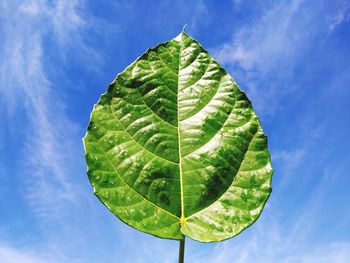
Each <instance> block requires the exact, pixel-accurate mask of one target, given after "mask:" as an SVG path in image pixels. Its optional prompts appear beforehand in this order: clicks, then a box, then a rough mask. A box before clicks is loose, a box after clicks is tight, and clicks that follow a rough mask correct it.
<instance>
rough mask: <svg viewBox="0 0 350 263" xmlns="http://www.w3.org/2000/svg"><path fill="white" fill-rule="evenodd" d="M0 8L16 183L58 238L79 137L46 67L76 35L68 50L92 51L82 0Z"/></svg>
mask: <svg viewBox="0 0 350 263" xmlns="http://www.w3.org/2000/svg"><path fill="white" fill-rule="evenodd" d="M0 5H1V10H2V12H1V14H0V16H1V22H2V26H3V28H2V29H3V30H4V35H3V36H2V39H3V40H2V41H3V43H4V44H3V46H2V49H1V58H2V60H1V64H0V92H1V99H0V100H1V103H2V106H5V107H3V108H4V112H2V115H3V116H2V117H3V118H5V119H7V123H8V124H9V125H10V130H14V131H17V130H18V129H20V128H21V127H24V128H25V130H22V131H21V134H22V136H23V137H21V138H18V139H17V143H18V144H19V145H21V146H22V150H21V151H19V152H17V154H19V155H20V156H17V157H18V158H19V164H20V165H19V168H18V170H19V172H20V178H21V180H20V182H21V183H20V185H19V186H18V187H19V188H20V189H21V191H20V192H21V193H22V195H23V196H22V197H23V200H25V202H26V203H27V204H28V205H29V208H30V209H31V210H32V211H33V214H34V215H35V217H36V218H37V219H38V220H39V222H40V223H39V224H38V225H39V226H40V227H39V228H41V229H42V231H43V232H44V235H49V237H50V239H51V238H52V237H53V236H54V232H50V231H51V230H52V229H53V228H54V229H61V235H64V229H65V228H66V226H65V223H64V220H63V218H65V217H66V216H67V215H69V213H67V211H69V209H72V207H74V205H75V202H76V200H77V194H79V187H77V186H76V185H74V176H73V175H74V172H75V171H77V169H78V168H80V166H79V165H78V166H77V163H81V162H80V160H81V145H80V144H81V138H80V135H79V127H78V126H77V125H76V124H75V123H74V122H73V121H72V120H71V119H70V118H69V116H68V115H67V113H66V111H65V105H64V103H63V101H62V99H61V96H62V90H64V89H63V88H62V87H60V85H59V84H57V83H55V82H54V81H53V79H55V78H57V75H59V74H63V73H62V72H60V70H61V68H60V66H59V65H58V66H57V67H55V69H54V70H55V72H54V71H52V70H51V69H50V67H47V61H48V56H52V54H55V56H56V57H58V56H61V57H62V58H63V59H64V56H65V55H66V54H67V52H68V51H70V52H71V51H72V49H70V50H69V48H71V46H70V45H71V42H72V41H75V40H79V41H80V43H79V45H78V46H76V47H75V48H76V49H77V50H79V52H84V51H87V50H88V51H90V50H91V49H90V48H89V47H88V45H86V44H85V43H84V42H83V38H82V35H81V32H83V30H84V27H85V25H86V22H85V20H84V17H83V16H82V15H81V14H80V13H79V9H80V8H82V6H84V3H83V2H82V1H58V2H54V3H50V2H47V1H28V2H21V1H2V2H1V4H0ZM72 36H74V40H73V39H72ZM48 37H50V38H51V39H50V41H53V42H54V43H56V44H57V45H56V46H54V48H53V49H52V48H51V49H49V48H48V47H47V44H46V42H47V39H48ZM90 58H91V57H90ZM58 61H59V59H58ZM19 117H20V118H19ZM17 120H20V122H18V121H17ZM2 128H4V127H2ZM4 144H5V142H4V143H3V144H2V146H3V145H4ZM77 167H78V168H77ZM66 234H67V235H69V234H68V233H66ZM54 242H55V238H52V239H51V240H50V242H47V244H46V246H47V248H48V247H50V246H52V245H53V244H54ZM61 244H63V243H61ZM51 249H53V250H55V252H54V253H56V255H59V254H60V253H61V252H60V251H59V249H60V248H59V247H51ZM1 253H3V254H4V255H5V256H7V255H11V256H14V258H17V259H20V258H21V257H22V256H23V258H25V257H26V256H27V255H26V253H24V254H23V255H22V256H21V255H20V254H19V252H18V251H14V250H11V249H10V248H4V247H3V248H2V251H1ZM30 258H32V261H30V260H29V259H30ZM6 262H43V260H42V259H39V258H35V257H29V256H28V260H18V261H16V260H14V259H12V261H10V257H9V259H8V261H6Z"/></svg>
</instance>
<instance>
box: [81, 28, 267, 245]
mask: <svg viewBox="0 0 350 263" xmlns="http://www.w3.org/2000/svg"><path fill="white" fill-rule="evenodd" d="M84 144H85V151H86V162H87V165H88V176H89V179H90V182H91V184H92V186H93V188H94V192H95V194H96V195H97V197H98V198H99V199H100V200H101V202H102V203H103V204H105V205H106V206H107V207H108V209H109V210H110V211H111V212H112V213H113V214H115V215H116V216H117V217H118V218H120V219H121V220H122V221H124V222H125V223H127V224H128V225H130V226H132V227H134V228H136V229H138V230H141V231H143V232H146V233H150V234H152V235H155V236H158V237H162V238H170V239H183V238H184V235H185V236H189V237H191V238H192V239H195V240H199V241H203V242H210V241H221V240H224V239H227V238H230V237H232V236H235V235H237V234H239V233H240V232H241V231H242V230H244V229H245V228H247V227H248V226H250V225H251V224H252V223H253V222H254V221H255V220H256V219H257V218H258V217H259V215H260V213H261V212H262V210H263V207H264V205H265V202H266V201H267V199H268V197H269V195H270V192H271V176H272V173H273V170H272V168H271V163H270V155H269V152H268V150H267V139H266V136H265V135H264V133H263V131H262V128H261V126H260V123H259V120H258V118H257V116H256V114H255V113H254V111H253V109H252V106H251V103H250V101H249V100H248V99H247V97H246V96H245V94H244V93H243V92H242V91H240V89H239V87H238V86H237V84H236V83H235V82H234V80H233V79H232V78H231V77H230V76H229V74H227V73H226V71H225V70H224V69H223V68H222V67H221V66H220V65H219V64H218V63H217V62H216V61H215V60H214V59H213V58H212V57H211V56H210V55H209V54H208V52H207V51H206V50H204V49H203V48H202V46H201V45H200V44H199V43H198V42H197V41H196V40H194V39H193V38H191V37H190V36H188V35H187V34H185V33H184V32H182V33H181V34H180V35H179V36H177V37H176V38H175V39H172V40H170V41H169V42H165V43H161V44H159V45H158V46H156V47H155V48H152V49H149V50H147V51H146V53H144V54H143V55H142V56H141V57H139V58H138V59H137V60H136V61H135V62H133V63H132V64H131V65H130V66H129V67H127V68H126V69H125V70H124V71H123V72H122V73H120V74H119V75H118V76H117V77H116V79H115V80H114V81H113V83H112V84H110V86H109V88H108V90H107V92H106V93H105V94H103V95H102V96H101V98H100V100H99V102H98V103H97V104H96V105H95V107H94V109H93V112H92V114H91V121H90V124H89V127H88V130H87V134H86V136H85V138H84Z"/></svg>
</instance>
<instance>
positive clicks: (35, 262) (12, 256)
mask: <svg viewBox="0 0 350 263" xmlns="http://www.w3.org/2000/svg"><path fill="white" fill-rule="evenodd" d="M0 258H1V263H19V262H23V263H49V262H50V263H52V262H53V261H52V260H48V259H45V258H43V257H41V256H39V255H37V253H34V252H33V251H27V250H19V249H16V248H14V247H10V246H6V245H1V244H0Z"/></svg>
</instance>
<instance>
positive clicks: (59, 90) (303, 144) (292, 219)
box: [0, 0, 350, 263]
mask: <svg viewBox="0 0 350 263" xmlns="http://www.w3.org/2000/svg"><path fill="white" fill-rule="evenodd" d="M0 11H1V12H0V35H1V41H0V58H1V59H0V118H1V122H0V258H1V262H2V263H10V262H11V263H14V262H26V263H43V262H50V263H51V262H53V263H56V262H57V263H58V262H60V263H61V262H63V263H64V262H73V263H78V262H91V263H94V262H96V263H97V262H105V263H108V262H111V263H112V262H176V260H177V250H178V242H176V241H170V240H162V239H157V238H155V237H153V236H150V235H147V234H144V233H141V232H138V231H136V230H134V229H132V228H130V227H128V226H126V225H125V224H123V223H122V222H121V221H119V220H118V219H117V218H116V217H114V216H113V215H112V214H111V213H110V212H109V211H107V209H105V207H104V206H103V205H102V204H101V203H100V202H99V201H98V200H97V198H96V197H95V196H94V195H93V194H92V188H91V186H90V184H89V182H88V179H87V176H86V166H85V161H84V153H83V146H82V141H81V138H82V137H83V136H84V134H85V129H86V127H87V123H88V120H89V114H90V111H91V110H92V106H93V104H94V103H95V102H96V101H97V100H98V97H99V96H100V94H101V93H103V92H104V91H105V90H106V87H107V85H108V84H109V83H110V82H111V81H112V80H113V79H114V77H115V75H116V74H117V73H118V72H120V71H122V70H123V69H124V68H125V67H126V66H127V65H129V64H130V63H131V62H132V61H134V60H135V59H136V58H137V57H138V56H139V55H141V54H142V53H143V52H144V51H145V50H146V49H147V48H149V47H153V46H155V45H156V44H157V43H159V42H164V41H166V40H169V39H171V38H173V37H175V36H176V35H177V34H178V33H179V32H180V31H181V30H182V27H183V26H184V24H187V28H186V31H187V32H188V33H189V34H191V35H192V36H193V37H194V38H196V39H197V40H198V41H199V42H200V43H201V44H202V45H203V46H204V47H205V48H206V49H208V50H209V51H210V53H211V54H212V55H213V56H214V57H215V58H216V59H217V60H218V61H219V62H220V63H221V64H222V65H223V66H224V67H225V69H226V70H227V71H228V72H229V73H230V74H231V75H232V76H233V77H234V79H235V80H236V82H237V83H238V84H239V85H240V87H241V89H242V90H244V91H245V92H246V93H247V95H248V97H249V98H250V99H251V100H252V103H253V106H254V108H255V110H256V112H257V114H258V116H259V117H260V120H261V122H262V125H263V128H264V130H265V132H266V133H267V134H268V136H269V149H270V151H271V154H272V161H273V166H274V168H275V174H274V178H273V192H272V195H271V197H270V199H269V201H268V203H267V206H266V208H265V210H264V212H263V214H262V216H261V217H260V219H259V220H258V221H257V222H256V223H255V224H254V225H253V226H252V227H250V228H248V229H247V230H245V231H244V232H243V233H242V234H240V235H239V236H237V237H235V238H233V239H230V240H228V241H225V242H221V243H211V244H202V243H199V242H194V241H191V240H189V239H188V240H187V243H186V259H187V262H237V263H241V262H242V263H250V262H255V263H256V262H272V263H281V262H282V263H293V262H302V263H304V262H305V263H309V262H311V263H313V262H315V263H316V262H317V263H328V262H335V263H345V262H349V260H350V190H349V186H350V176H349V170H350V162H349V160H350V158H349V156H350V155H349V149H350V139H349V138H350V117H349V116H350V103H349V102H350V88H349V83H350V48H349V47H350V2H349V1H347V0H324V1H316V0H304V1H303V0H294V1H272V0H264V1H260V0H259V1H242V0H232V1H188V0H187V1H158V3H156V1H152V3H151V1H134V0H128V1H106V0H103V1H87V0H70V1H53V2H49V1H44V0H42V1H40V0H37V1H30V0H28V1H16V0H11V1H10V0H8V1H7V0H4V1H1V2H0Z"/></svg>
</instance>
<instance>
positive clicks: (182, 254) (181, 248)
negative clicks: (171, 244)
mask: <svg viewBox="0 0 350 263" xmlns="http://www.w3.org/2000/svg"><path fill="white" fill-rule="evenodd" d="M184 258H185V237H184V238H183V239H181V240H180V246H179V263H184Z"/></svg>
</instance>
